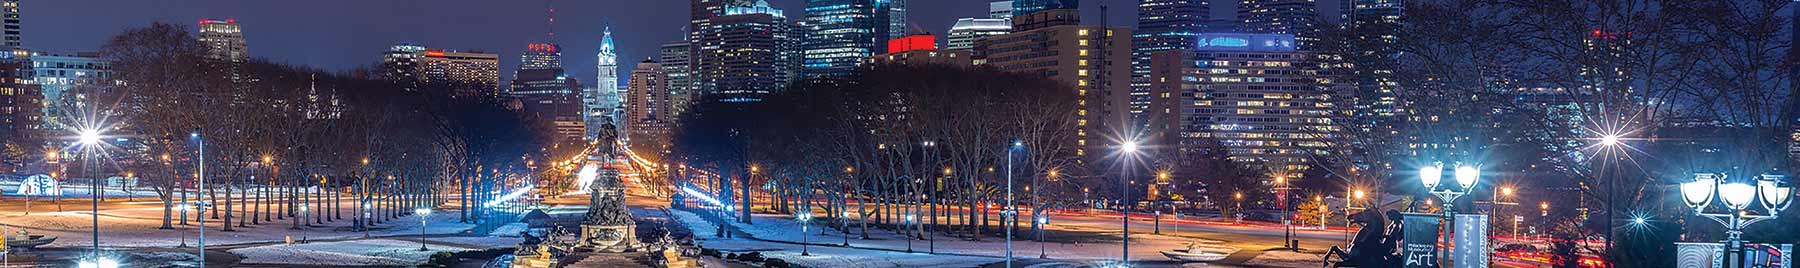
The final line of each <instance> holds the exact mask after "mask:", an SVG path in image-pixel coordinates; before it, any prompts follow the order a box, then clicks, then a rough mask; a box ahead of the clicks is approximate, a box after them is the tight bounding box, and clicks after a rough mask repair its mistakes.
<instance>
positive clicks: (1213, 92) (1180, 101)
mask: <svg viewBox="0 0 1800 268" xmlns="http://www.w3.org/2000/svg"><path fill="white" fill-rule="evenodd" d="M1200 37H1201V38H1205V39H1206V41H1207V42H1205V43H1202V44H1201V45H1199V46H1197V47H1196V48H1193V49H1180V50H1168V51H1162V52H1156V53H1152V54H1153V55H1152V56H1151V58H1152V60H1151V63H1150V65H1151V79H1150V80H1151V81H1152V82H1151V83H1150V84H1151V88H1152V91H1151V92H1152V95H1154V96H1155V98H1153V100H1154V101H1152V102H1151V103H1152V105H1151V106H1150V107H1151V108H1150V109H1149V111H1150V112H1149V113H1150V118H1151V120H1150V125H1151V127H1150V129H1151V131H1152V133H1150V135H1151V137H1152V139H1154V140H1157V141H1156V142H1157V143H1160V144H1167V145H1171V146H1172V147H1173V148H1175V149H1176V150H1174V152H1172V153H1174V154H1177V155H1175V156H1173V157H1172V158H1171V159H1178V160H1177V163H1176V164H1178V165H1189V164H1194V163H1189V162H1182V161H1187V160H1190V159H1198V158H1200V157H1199V156H1195V155H1194V154H1199V153H1203V152H1204V150H1206V148H1205V147H1206V144H1209V143H1211V142H1216V143H1217V144H1219V145H1223V147H1224V148H1225V149H1226V150H1228V151H1229V156H1230V158H1231V159H1233V160H1236V161H1241V162H1248V163H1259V164H1263V165H1266V166H1268V167H1269V168H1271V169H1278V170H1299V169H1305V168H1306V166H1307V165H1306V163H1308V162H1310V161H1311V160H1310V158H1311V157H1313V156H1317V155H1321V154H1326V153H1328V151H1327V150H1326V148H1325V141H1326V140H1327V139H1328V138H1329V137H1331V135H1333V134H1335V133H1336V132H1337V126H1336V125H1333V124H1332V123H1331V120H1332V111H1333V107H1334V105H1333V103H1332V102H1331V99H1330V96H1331V95H1330V92H1331V89H1329V88H1323V87H1319V86H1318V85H1316V84H1315V83H1314V79H1316V78H1315V77H1316V76H1315V75H1312V74H1311V73H1309V72H1310V71H1308V70H1306V69H1305V68H1304V66H1305V64H1303V62H1304V57H1306V54H1305V53H1301V52H1297V51H1296V50H1295V43H1296V42H1295V41H1294V40H1293V36H1292V35H1283V34H1235V33H1234V34H1202V35H1200Z"/></svg>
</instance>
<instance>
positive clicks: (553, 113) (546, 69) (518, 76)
mask: <svg viewBox="0 0 1800 268" xmlns="http://www.w3.org/2000/svg"><path fill="white" fill-rule="evenodd" d="M561 58H562V47H561V46H559V45H556V44H553V43H532V44H530V45H527V46H526V50H525V52H524V53H521V55H520V58H519V60H520V62H521V64H520V65H519V70H517V71H516V72H514V74H513V81H512V88H511V89H510V95H511V96H512V98H513V99H514V101H515V102H516V104H517V105H518V107H519V108H520V109H521V110H523V111H524V112H525V113H526V114H527V115H530V116H535V117H537V118H539V119H543V120H546V121H550V122H551V124H553V125H554V126H555V128H556V134H557V137H558V138H560V139H561V141H563V142H574V141H582V140H584V139H586V138H588V136H587V122H586V120H585V118H584V117H583V116H582V115H583V113H582V112H583V108H584V107H583V103H582V99H581V94H580V93H581V91H580V89H581V83H580V82H579V81H577V79H575V78H573V77H569V75H568V73H567V72H565V71H564V70H563V69H562V60H561Z"/></svg>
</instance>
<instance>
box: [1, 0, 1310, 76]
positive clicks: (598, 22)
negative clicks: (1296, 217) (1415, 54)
mask: <svg viewBox="0 0 1800 268" xmlns="http://www.w3.org/2000/svg"><path fill="white" fill-rule="evenodd" d="M1211 1H1212V2H1218V3H1214V5H1213V6H1214V8H1213V10H1212V14H1213V16H1214V17H1215V18H1229V17H1231V16H1235V15H1234V14H1235V13H1234V12H1236V11H1235V10H1236V9H1235V7H1234V5H1233V4H1232V3H1233V2H1235V1H1228V0H1211ZM102 2H104V3H102ZM185 2H195V3H194V4H183V5H181V6H184V7H189V8H183V9H168V8H159V7H158V6H159V4H153V3H149V2H143V3H138V2H124V3H116V2H105V1H101V0H70V1H21V2H20V5H21V9H23V10H25V12H26V13H27V15H26V16H27V17H26V18H25V21H26V22H25V23H24V24H25V25H24V26H23V27H24V30H23V35H24V37H23V39H24V40H23V41H24V44H23V47H25V48H28V49H33V50H34V51H44V52H48V53H57V54H74V53H80V52H92V51H96V50H98V49H99V46H100V45H101V44H103V43H105V41H106V39H107V38H109V37H110V36H111V34H112V33H114V32H116V31H118V30H120V29H125V28H130V27H142V26H144V25H148V24H149V23H151V22H169V23H177V24H178V25H183V26H186V27H189V28H190V30H195V31H197V29H198V28H197V27H196V26H197V25H196V24H195V23H194V22H196V21H199V20H201V19H221V20H223V19H236V20H238V23H239V24H242V25H243V28H244V32H245V33H244V38H245V39H246V40H247V42H246V43H249V44H250V47H251V49H250V57H251V58H261V59H268V60H273V61H276V62H285V63H290V64H299V65H305V66H313V67H318V68H323V69H325V70H331V71H344V70H350V69H352V68H356V67H364V66H370V67H373V66H378V65H379V64H380V58H379V57H380V55H381V53H382V52H385V51H387V50H388V48H389V47H391V46H393V45H394V44H400V43H414V44H421V43H422V44H431V45H432V46H433V47H443V48H446V49H454V50H460V51H471V52H473V51H479V52H484V53H494V54H499V55H500V58H502V59H505V60H501V62H500V69H501V70H513V69H516V68H517V67H518V64H519V62H518V61H516V60H513V59H517V58H518V56H519V54H520V53H521V52H523V48H522V47H521V46H520V44H523V43H526V42H542V41H544V40H543V39H545V37H544V32H545V31H547V30H548V28H547V27H548V26H547V23H546V20H545V19H546V18H545V16H546V12H545V11H546V10H547V8H548V2H547V1H527V2H522V3H516V4H509V5H496V4H492V3H486V2H484V1H475V0H455V1H439V2H436V3H431V4H429V5H428V4H426V3H423V2H419V1H393V2H367V3H365V2H361V1H323V2H305V3H304V4H302V3H296V2H254V3H250V2H235V1H221V0H191V1H185ZM209 2H217V3H216V4H205V3H209ZM988 2H989V1H952V0H913V1H909V2H908V5H909V6H908V9H910V10H911V11H910V12H908V14H907V15H906V16H907V17H906V23H907V25H909V26H908V28H909V29H923V30H924V31H926V32H930V33H932V34H936V35H938V36H940V37H942V36H946V34H947V32H948V31H949V29H950V26H951V25H953V24H955V23H956V20H957V19H959V18H987V17H988V16H987V14H988ZM1102 2H1104V3H1105V4H1106V5H1108V6H1110V8H1109V9H1108V12H1109V13H1111V14H1108V16H1109V18H1108V20H1109V21H1110V22H1111V23H1109V24H1108V25H1110V26H1122V27H1133V26H1134V25H1135V24H1136V14H1137V7H1136V4H1137V1H1131V0H1086V1H1082V5H1083V7H1084V8H1083V10H1082V17H1083V20H1084V21H1086V23H1084V24H1090V25H1093V24H1099V22H1098V21H1099V19H1100V14H1099V13H1100V11H1099V6H1100V4H1101V3H1102ZM555 4H556V8H557V22H556V24H557V25H556V27H555V29H556V32H557V39H558V40H557V43H559V44H560V45H562V46H563V47H564V50H566V51H569V52H570V53H571V54H568V55H565V56H564V59H563V61H564V62H565V63H566V64H567V66H568V71H569V75H570V76H571V77H588V78H591V77H595V76H596V74H595V69H594V67H592V66H596V65H597V64H596V62H595V61H596V60H597V59H596V58H594V57H592V55H593V54H594V53H597V52H599V48H600V39H601V35H602V32H603V31H604V30H605V28H606V27H612V28H613V30H614V31H615V33H614V34H616V35H617V38H620V39H621V40H626V41H625V42H620V43H618V61H619V63H620V65H619V67H618V69H619V74H618V76H619V77H626V76H627V75H628V73H627V72H629V70H632V69H633V68H634V67H635V65H636V64H637V63H638V62H639V61H642V60H643V59H646V58H657V56H658V55H659V49H660V47H661V46H662V45H663V44H666V43H668V42H673V41H678V40H681V38H682V36H683V35H685V31H684V30H683V28H684V27H686V26H687V23H685V22H686V21H687V16H686V15H685V14H687V11H688V10H687V8H688V3H687V2H686V1H556V2H555ZM620 4H623V5H630V7H609V5H620ZM1317 4H1318V5H1319V8H1320V16H1321V17H1326V18H1335V17H1336V15H1337V14H1338V13H1337V12H1336V10H1335V9H1334V8H1332V7H1334V6H1336V5H1337V0H1320V1H1318V3H1317ZM770 5H771V6H773V7H775V8H779V9H783V10H788V12H790V13H793V14H792V15H790V18H789V20H790V21H796V20H803V18H804V16H800V15H801V14H802V13H803V11H804V10H805V7H806V1H804V0H772V1H770ZM144 10H151V11H152V12H144ZM332 13H338V14H337V15H335V16H324V17H321V16H319V14H332ZM320 18H332V20H320ZM407 28H410V29H407ZM333 38H336V39H333ZM326 39H331V40H326ZM941 39H942V38H940V40H941ZM940 42H941V41H940ZM579 55H586V56H580V57H577V56H579ZM512 79H513V74H512V72H501V83H502V85H506V84H510V81H511V80H512ZM583 80H587V79H583ZM619 83H620V84H621V86H622V85H623V84H624V83H626V82H625V81H623V79H621V80H620V82H619ZM590 86H591V85H590Z"/></svg>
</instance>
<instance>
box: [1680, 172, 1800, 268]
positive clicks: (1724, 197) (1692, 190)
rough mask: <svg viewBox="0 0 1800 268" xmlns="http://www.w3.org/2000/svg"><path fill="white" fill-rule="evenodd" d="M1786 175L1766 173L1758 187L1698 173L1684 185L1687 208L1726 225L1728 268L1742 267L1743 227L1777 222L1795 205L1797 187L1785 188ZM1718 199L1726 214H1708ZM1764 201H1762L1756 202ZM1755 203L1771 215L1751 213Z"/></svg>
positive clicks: (1720, 175)
mask: <svg viewBox="0 0 1800 268" xmlns="http://www.w3.org/2000/svg"><path fill="white" fill-rule="evenodd" d="M1784 177H1786V176H1782V175H1774V174H1763V175H1762V176H1761V178H1759V179H1758V180H1756V185H1755V186H1751V185H1750V184H1746V183H1742V182H1731V183H1726V182H1725V174H1722V173H1695V174H1694V181H1690V182H1686V183H1682V184H1681V199H1682V201H1685V202H1686V203H1687V205H1688V207H1691V208H1694V214H1695V215H1699V216H1701V217H1703V218H1707V219H1711V220H1713V221H1714V222H1718V223H1719V225H1724V226H1725V235H1726V240H1725V246H1726V247H1725V267H1726V268H1739V267H1743V265H1744V264H1743V263H1742V262H1743V258H1742V256H1741V255H1740V254H1742V251H1743V250H1744V240H1743V237H1742V236H1743V234H1744V228H1746V227H1749V226H1750V225H1751V224H1755V223H1757V222H1762V221H1765V220H1770V219H1775V218H1776V217H1777V216H1778V215H1779V214H1781V211H1783V210H1787V207H1788V205H1790V204H1791V203H1792V202H1793V196H1794V187H1793V186H1792V185H1785V184H1784V183H1783V182H1782V181H1781V180H1782V178H1784ZM1715 195H1716V196H1718V199H1719V200H1720V201H1723V202H1721V203H1723V204H1724V205H1725V207H1726V208H1728V209H1730V210H1729V211H1727V212H1725V213H1711V212H1706V208H1707V207H1709V206H1710V205H1711V204H1712V200H1713V196H1715ZM1757 200H1761V202H1755V201H1757ZM1752 203H1760V204H1761V205H1762V207H1763V209H1764V210H1765V212H1767V213H1768V215H1756V214H1752V213H1751V211H1749V210H1748V209H1749V208H1750V205H1751V204H1752Z"/></svg>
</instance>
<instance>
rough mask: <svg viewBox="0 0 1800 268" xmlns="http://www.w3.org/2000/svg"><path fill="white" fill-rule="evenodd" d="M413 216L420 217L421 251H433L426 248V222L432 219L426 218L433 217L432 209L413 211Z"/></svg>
mask: <svg viewBox="0 0 1800 268" xmlns="http://www.w3.org/2000/svg"><path fill="white" fill-rule="evenodd" d="M413 214H418V215H419V251H429V250H431V249H427V248H425V229H426V228H425V227H426V225H425V224H426V220H427V219H429V218H430V217H426V216H431V209H429V208H417V209H413Z"/></svg>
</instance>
